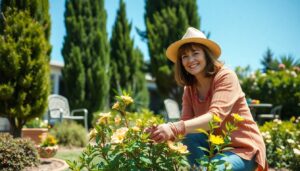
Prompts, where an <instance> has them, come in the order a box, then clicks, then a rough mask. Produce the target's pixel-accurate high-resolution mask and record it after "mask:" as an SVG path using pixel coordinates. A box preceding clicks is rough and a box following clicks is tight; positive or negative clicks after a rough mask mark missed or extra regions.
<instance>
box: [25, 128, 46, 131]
mask: <svg viewBox="0 0 300 171" xmlns="http://www.w3.org/2000/svg"><path fill="white" fill-rule="evenodd" d="M22 130H25V131H26V130H45V131H47V130H48V128H22Z"/></svg>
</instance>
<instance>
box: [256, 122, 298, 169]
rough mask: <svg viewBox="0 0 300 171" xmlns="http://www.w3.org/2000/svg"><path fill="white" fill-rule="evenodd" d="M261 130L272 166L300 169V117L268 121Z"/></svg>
mask: <svg viewBox="0 0 300 171" xmlns="http://www.w3.org/2000/svg"><path fill="white" fill-rule="evenodd" d="M260 130H261V132H262V135H263V137H264V141H265V144H266V149H267V159H268V163H269V165H270V167H273V168H276V169H281V168H287V169H290V170H300V144H299V142H300V117H298V118H297V119H295V117H292V118H291V119H290V120H289V121H281V120H278V119H276V120H274V121H271V122H266V123H265V124H264V125H263V126H261V127H260Z"/></svg>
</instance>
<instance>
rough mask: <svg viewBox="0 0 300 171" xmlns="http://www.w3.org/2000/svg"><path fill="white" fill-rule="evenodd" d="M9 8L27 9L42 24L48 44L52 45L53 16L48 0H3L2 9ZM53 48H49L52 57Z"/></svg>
mask: <svg viewBox="0 0 300 171" xmlns="http://www.w3.org/2000/svg"><path fill="white" fill-rule="evenodd" d="M8 8H16V9H17V10H23V11H24V10H27V11H28V12H29V14H30V16H31V17H32V18H33V19H34V20H35V21H38V22H39V24H40V25H42V28H43V31H44V35H45V37H46V39H47V41H48V42H47V43H48V45H47V46H50V42H49V39H50V30H51V18H50V14H49V1H48V0H1V11H6V10H7V9H8ZM50 52H51V48H49V50H48V52H47V53H48V58H49V59H50V57H49V56H50Z"/></svg>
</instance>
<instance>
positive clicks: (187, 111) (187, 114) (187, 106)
mask: <svg viewBox="0 0 300 171" xmlns="http://www.w3.org/2000/svg"><path fill="white" fill-rule="evenodd" d="M193 117H194V112H193V107H192V97H191V92H190V88H188V87H184V92H183V96H182V115H181V120H184V121H185V120H188V119H191V118H193Z"/></svg>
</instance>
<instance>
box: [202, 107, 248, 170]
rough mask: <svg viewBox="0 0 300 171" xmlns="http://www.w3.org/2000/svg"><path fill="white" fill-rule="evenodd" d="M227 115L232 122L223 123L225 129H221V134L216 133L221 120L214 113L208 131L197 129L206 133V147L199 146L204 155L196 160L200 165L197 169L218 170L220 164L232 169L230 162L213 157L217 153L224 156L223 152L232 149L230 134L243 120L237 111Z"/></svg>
mask: <svg viewBox="0 0 300 171" xmlns="http://www.w3.org/2000/svg"><path fill="white" fill-rule="evenodd" d="M228 117H233V122H226V123H225V130H222V134H217V133H216V130H217V129H219V128H220V124H221V122H222V120H221V118H219V117H218V116H217V115H215V114H214V115H213V119H212V120H211V121H210V122H209V131H205V130H203V129H198V131H199V132H200V133H203V134H205V135H207V137H208V140H207V142H208V148H205V147H199V148H200V149H201V150H203V151H205V153H204V154H205V155H204V156H203V157H202V158H200V159H198V160H197V162H198V163H199V164H200V167H199V168H196V169H197V170H206V171H213V170H218V167H220V166H221V165H224V170H225V171H228V170H231V169H232V166H231V164H230V163H228V162H226V161H225V160H223V159H222V158H221V159H216V158H214V157H216V156H218V155H221V156H226V155H225V154H224V152H225V151H228V150H231V149H233V148H232V147H230V144H231V138H230V136H231V134H232V132H233V131H235V130H237V129H238V126H237V124H238V123H239V122H241V121H243V120H244V118H243V117H241V116H240V115H239V114H237V113H233V114H231V115H230V116H228Z"/></svg>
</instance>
